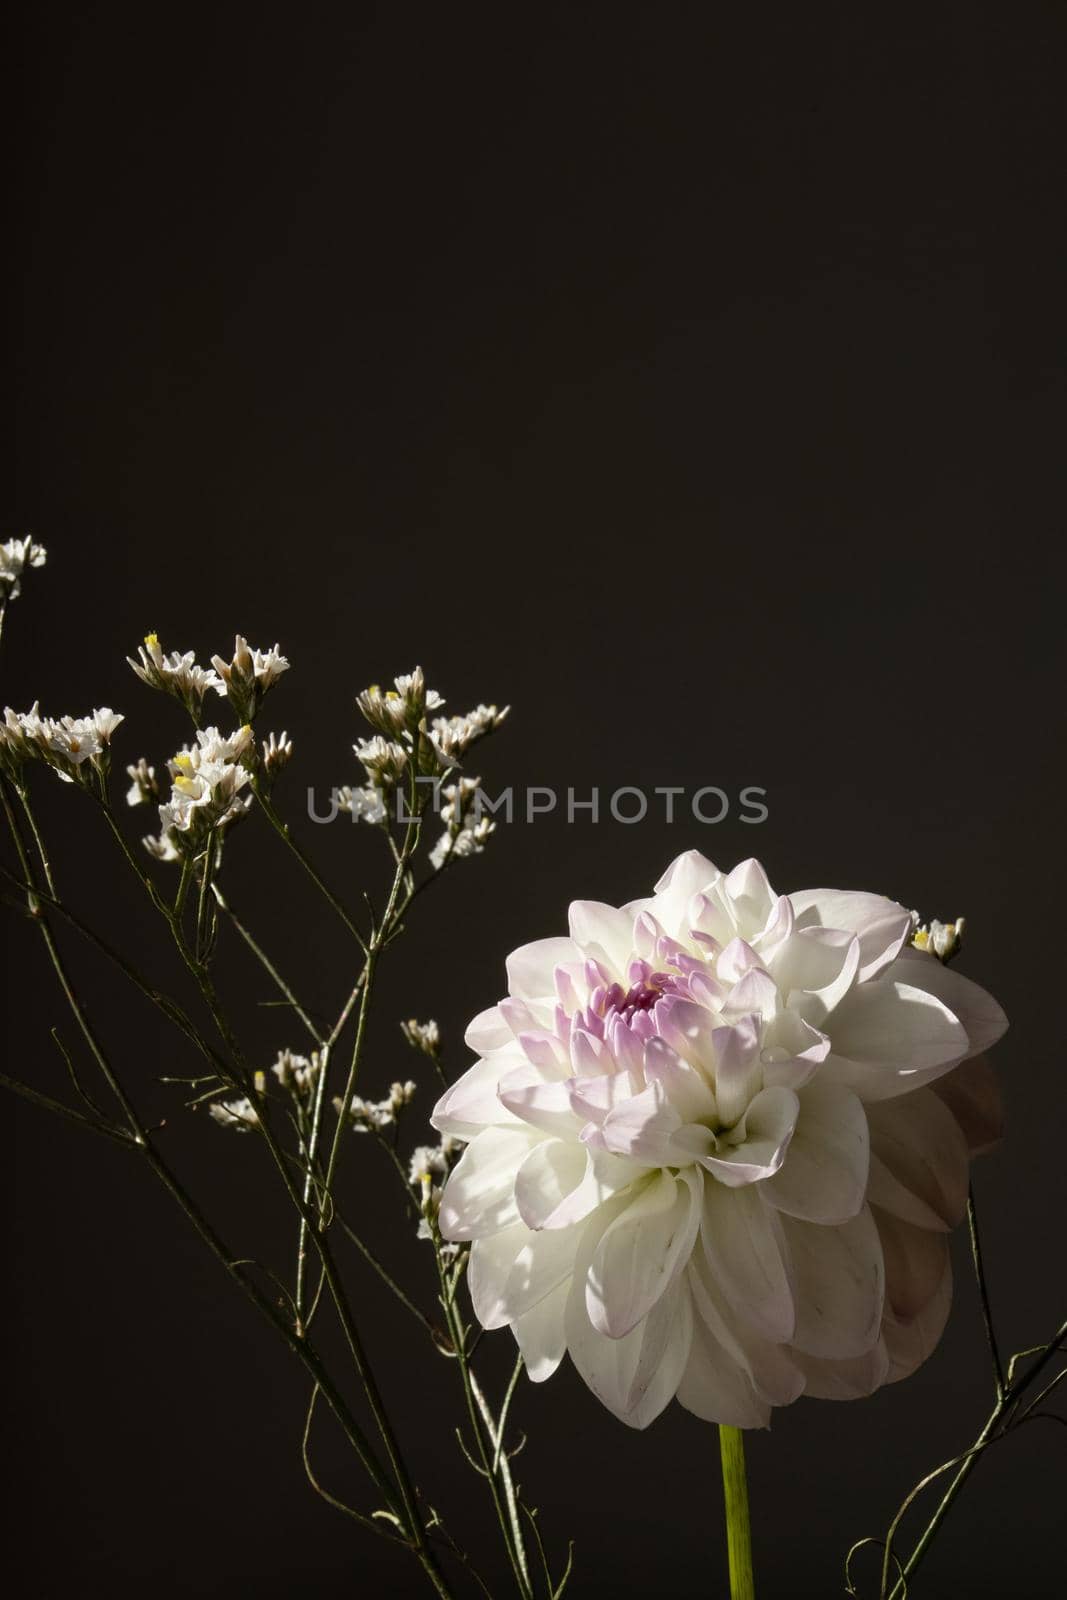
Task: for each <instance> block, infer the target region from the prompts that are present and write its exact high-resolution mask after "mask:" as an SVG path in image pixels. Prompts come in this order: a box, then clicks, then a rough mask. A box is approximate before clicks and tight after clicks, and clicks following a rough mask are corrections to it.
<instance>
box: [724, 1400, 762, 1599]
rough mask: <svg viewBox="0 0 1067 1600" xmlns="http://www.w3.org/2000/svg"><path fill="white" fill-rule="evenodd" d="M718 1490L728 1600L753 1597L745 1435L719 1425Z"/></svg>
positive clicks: (738, 1429)
mask: <svg viewBox="0 0 1067 1600" xmlns="http://www.w3.org/2000/svg"><path fill="white" fill-rule="evenodd" d="M719 1451H720V1454H721V1456H722V1492H723V1497H724V1498H725V1501H726V1544H727V1549H728V1551H729V1557H730V1600H755V1595H756V1585H755V1580H754V1579H753V1576H752V1533H751V1529H750V1527H749V1520H748V1483H747V1481H746V1479H745V1436H744V1434H743V1433H742V1432H741V1429H740V1428H728V1427H726V1426H725V1424H723V1423H720V1424H719Z"/></svg>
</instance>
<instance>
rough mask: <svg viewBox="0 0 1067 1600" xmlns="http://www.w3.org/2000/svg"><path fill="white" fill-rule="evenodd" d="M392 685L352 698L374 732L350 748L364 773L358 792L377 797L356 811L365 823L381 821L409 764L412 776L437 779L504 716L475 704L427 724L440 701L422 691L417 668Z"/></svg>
mask: <svg viewBox="0 0 1067 1600" xmlns="http://www.w3.org/2000/svg"><path fill="white" fill-rule="evenodd" d="M393 681H394V683H395V685H396V687H395V688H393V689H386V690H382V689H380V688H379V687H378V686H377V684H374V685H373V686H372V687H371V688H369V689H365V690H364V691H363V693H362V694H360V695H358V696H357V697H356V699H357V704H358V706H359V708H360V710H361V711H362V713H363V715H364V716H365V717H366V719H367V721H368V722H369V723H370V725H371V727H372V728H373V729H374V734H373V737H371V738H369V739H360V740H358V741H357V743H356V744H355V745H354V746H353V748H354V750H355V753H356V759H357V760H358V761H359V762H360V764H361V765H362V767H363V769H364V771H365V772H366V775H367V784H368V787H367V788H366V789H364V790H363V791H362V794H363V795H364V797H368V796H369V794H370V793H371V792H373V793H374V794H375V795H377V796H378V803H377V804H374V803H373V802H371V801H370V800H369V799H365V801H364V804H363V806H362V808H361V811H360V812H359V814H360V815H362V816H365V817H366V819H367V820H368V821H380V820H382V818H384V816H385V815H386V811H387V805H388V800H389V798H390V796H391V795H392V794H393V792H394V791H395V790H396V789H397V788H398V787H399V785H400V784H401V783H402V782H404V781H405V780H406V779H407V777H408V776H409V773H410V768H411V764H412V761H413V760H414V764H415V769H416V775H417V776H418V777H420V778H441V777H443V776H444V775H445V774H446V773H447V772H450V771H451V770H452V769H453V768H454V767H456V766H458V765H459V764H460V762H461V761H462V758H463V756H464V754H465V753H466V751H467V750H468V749H469V748H470V746H471V745H472V744H474V743H475V741H476V740H478V739H480V738H482V737H483V736H484V735H485V734H487V733H491V732H492V730H493V729H494V728H498V727H499V726H500V724H501V723H502V722H503V720H504V718H505V717H506V716H507V714H508V707H507V706H505V707H504V709H503V710H502V711H501V710H498V708H497V707H496V706H486V705H479V706H476V707H475V709H474V710H473V711H469V712H468V713H467V715H466V716H464V717H435V718H434V719H433V721H432V723H428V722H427V715H428V713H430V712H433V711H437V710H439V708H440V707H441V706H443V705H444V700H443V699H442V698H441V696H440V695H439V694H438V693H437V690H436V689H427V687H426V678H425V675H424V673H423V671H422V668H421V667H416V668H415V670H414V672H410V673H407V674H404V675H402V676H401V677H399V678H395V679H394V680H393ZM349 792H350V793H351V791H349Z"/></svg>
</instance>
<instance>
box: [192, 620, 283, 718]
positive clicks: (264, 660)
mask: <svg viewBox="0 0 1067 1600" xmlns="http://www.w3.org/2000/svg"><path fill="white" fill-rule="evenodd" d="M211 665H212V666H213V667H214V668H215V670H216V672H217V673H218V680H217V681H216V683H215V690H216V692H217V693H218V694H220V695H223V696H224V697H226V698H228V699H229V702H230V704H231V705H232V706H233V708H234V710H235V711H236V712H237V715H238V716H239V717H240V718H241V721H242V722H251V721H252V719H253V718H254V717H255V714H256V712H257V711H258V710H259V707H260V705H261V704H262V703H263V697H264V695H265V694H266V693H267V691H268V690H269V689H271V688H273V686H274V684H276V683H277V681H278V679H279V678H280V677H281V675H282V673H283V672H288V670H289V662H288V661H287V660H286V658H285V656H283V655H282V653H281V651H280V649H279V648H278V646H277V645H276V644H275V645H272V647H271V648H270V649H269V650H254V649H250V648H249V644H248V640H247V639H246V638H245V637H244V635H243V634H240V633H239V634H238V635H237V637H236V638H235V639H234V642H233V658H232V660H230V661H224V660H223V659H222V657H221V656H212V658H211Z"/></svg>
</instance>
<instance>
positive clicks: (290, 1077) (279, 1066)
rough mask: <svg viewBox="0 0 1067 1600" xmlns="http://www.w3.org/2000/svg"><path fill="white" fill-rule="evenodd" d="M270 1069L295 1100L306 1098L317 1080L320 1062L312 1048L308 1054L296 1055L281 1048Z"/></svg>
mask: <svg viewBox="0 0 1067 1600" xmlns="http://www.w3.org/2000/svg"><path fill="white" fill-rule="evenodd" d="M270 1070H271V1071H272V1072H273V1074H274V1076H275V1077H276V1078H277V1080H278V1082H279V1083H280V1084H281V1086H282V1088H283V1089H285V1090H287V1091H288V1092H289V1094H291V1095H292V1096H293V1098H294V1099H295V1100H307V1099H309V1098H310V1096H311V1093H312V1091H313V1089H314V1088H315V1085H316V1083H317V1082H318V1080H319V1074H320V1072H321V1071H322V1062H321V1060H320V1058H319V1053H318V1051H317V1050H313V1051H312V1052H311V1055H310V1056H298V1055H297V1054H296V1052H295V1051H293V1050H281V1051H279V1053H278V1059H277V1061H276V1062H275V1063H274V1065H273V1066H272V1067H271V1069H270Z"/></svg>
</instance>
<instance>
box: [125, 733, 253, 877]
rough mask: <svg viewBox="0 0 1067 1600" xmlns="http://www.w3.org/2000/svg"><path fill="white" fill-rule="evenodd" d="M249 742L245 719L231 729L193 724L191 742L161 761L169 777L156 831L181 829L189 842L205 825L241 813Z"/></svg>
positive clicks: (246, 800) (245, 804)
mask: <svg viewBox="0 0 1067 1600" xmlns="http://www.w3.org/2000/svg"><path fill="white" fill-rule="evenodd" d="M251 748H252V729H251V728H250V727H249V726H248V724H247V723H246V724H245V726H244V727H242V728H238V729H237V730H236V732H234V733H231V734H222V733H220V732H219V730H218V728H214V727H212V728H200V729H198V730H197V735H196V743H195V744H193V745H187V746H186V747H185V748H184V749H183V750H179V751H178V754H177V755H176V756H173V757H172V758H171V759H170V761H168V762H167V769H168V771H169V772H170V776H171V780H172V782H171V792H170V796H169V798H168V799H167V800H166V801H165V802H164V803H163V804H162V805H161V806H160V808H159V821H160V827H161V830H162V834H163V835H164V836H166V835H168V834H170V833H172V832H176V833H178V834H187V835H190V837H191V840H192V842H194V843H195V841H196V839H197V838H199V836H200V835H202V834H204V833H206V832H207V831H208V830H209V829H210V828H213V827H228V826H229V825H230V824H231V823H233V822H236V821H237V820H238V819H239V818H241V817H243V816H244V815H245V814H246V812H247V811H248V809H249V806H250V805H251V803H252V801H251V796H246V795H242V794H241V792H240V791H241V790H242V789H244V788H245V786H246V785H247V784H248V782H249V778H250V774H249V771H248V768H247V767H246V766H245V764H244V758H245V756H246V755H247V754H248V753H249V751H250V750H251ZM148 848H151V846H149V847H148ZM163 859H169V857H164V858H163Z"/></svg>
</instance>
